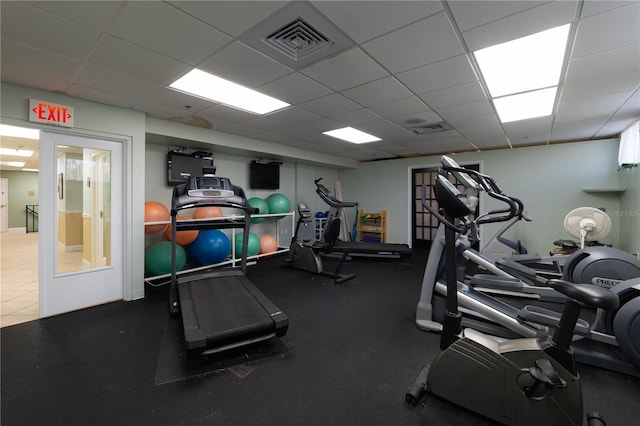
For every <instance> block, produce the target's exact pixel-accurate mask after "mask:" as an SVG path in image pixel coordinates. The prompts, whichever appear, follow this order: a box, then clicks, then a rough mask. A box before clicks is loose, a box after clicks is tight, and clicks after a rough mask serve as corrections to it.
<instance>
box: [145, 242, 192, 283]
mask: <svg viewBox="0 0 640 426" xmlns="http://www.w3.org/2000/svg"><path fill="white" fill-rule="evenodd" d="M186 261H187V254H186V253H185V251H184V249H183V248H182V247H181V246H178V245H177V246H176V271H180V270H181V269H182V268H184V265H185V263H186ZM144 269H145V271H147V274H149V275H150V276H155V275H164V274H169V273H171V242H170V241H160V242H158V243H155V244H154V245H152V246H151V247H149V248H148V249H147V251H146V252H145V253H144Z"/></svg>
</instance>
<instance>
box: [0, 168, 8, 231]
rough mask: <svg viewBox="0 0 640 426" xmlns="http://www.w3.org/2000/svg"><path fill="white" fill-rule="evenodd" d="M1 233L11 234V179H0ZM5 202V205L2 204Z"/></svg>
mask: <svg viewBox="0 0 640 426" xmlns="http://www.w3.org/2000/svg"><path fill="white" fill-rule="evenodd" d="M0 193H1V194H0V232H9V179H8V178H0ZM3 202H4V204H2V203H3Z"/></svg>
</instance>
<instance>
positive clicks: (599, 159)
mask: <svg viewBox="0 0 640 426" xmlns="http://www.w3.org/2000/svg"><path fill="white" fill-rule="evenodd" d="M617 152H618V140H617V139H607V140H602V141H588V142H577V143H570V144H556V145H548V146H539V147H528V148H518V149H512V150H499V151H487V152H474V153H465V154H458V155H454V156H453V158H454V159H455V160H456V161H458V162H459V163H461V164H464V163H471V162H475V163H478V162H479V163H480V164H481V170H482V171H483V172H484V173H486V174H489V175H490V176H493V177H494V178H495V179H496V181H497V182H498V183H499V185H500V186H501V187H502V189H503V190H504V191H505V192H506V193H508V194H513V195H514V196H516V197H518V198H520V199H522V201H523V202H524V204H525V209H526V211H527V212H528V213H529V215H530V216H531V217H532V218H533V219H534V221H533V222H531V223H519V224H518V225H517V226H515V227H514V228H515V229H513V232H511V233H510V234H507V236H508V237H511V238H513V239H520V240H521V241H522V242H523V244H524V245H525V246H526V247H527V249H528V250H529V252H531V253H536V252H537V253H543V254H547V253H548V252H549V250H550V249H551V248H553V241H554V240H556V239H558V238H569V235H568V234H567V233H566V232H565V231H564V227H563V221H564V217H565V216H566V214H567V213H568V212H569V211H571V210H573V209H574V208H577V207H582V206H591V207H604V208H606V210H607V211H609V212H611V214H610V216H611V219H612V222H613V230H612V232H611V234H610V235H609V236H608V237H607V238H605V239H604V241H605V242H609V243H612V244H614V245H615V246H619V245H620V244H621V231H620V230H621V218H620V217H617V216H616V215H615V214H614V212H616V211H619V209H621V200H622V199H623V198H622V197H624V198H625V199H626V197H629V199H633V200H635V202H633V201H632V202H630V204H631V205H633V204H635V207H633V208H636V209H637V208H638V201H637V200H638V197H637V195H636V196H635V198H634V195H633V194H632V193H631V191H627V192H625V193H622V194H625V195H622V196H621V193H619V192H585V191H583V189H588V188H615V187H618V186H619V179H620V176H619V173H618V172H617ZM439 158H440V157H439V156H432V157H419V158H410V159H397V160H387V161H376V162H370V163H363V164H361V165H360V167H359V168H358V169H354V170H351V169H349V170H340V171H339V179H340V180H341V181H342V186H343V193H344V198H345V199H354V200H358V201H359V202H360V206H361V208H362V209H366V210H372V211H376V210H383V209H386V210H387V211H388V214H389V223H388V239H389V241H390V242H399V243H403V242H404V243H410V233H409V232H410V230H409V227H410V225H411V222H410V217H409V216H410V210H409V204H408V203H409V201H408V194H409V191H410V189H409V185H410V179H411V174H410V169H411V168H418V167H429V166H437V165H438V162H439ZM636 176H637V175H636ZM636 188H637V186H636ZM485 198H488V197H483V199H482V203H483V204H482V206H481V207H482V210H483V211H487V210H488V209H492V208H496V207H497V206H498V204H497V202H495V201H494V200H486V199H485ZM626 226H628V222H626V221H625V228H624V231H623V233H624V234H625V238H624V241H625V245H626V247H633V246H634V245H635V246H637V244H638V238H640V237H639V236H638V233H635V234H634V235H629V233H628V232H627V231H628V230H627V228H626ZM496 230H497V225H494V226H489V227H487V228H486V229H485V231H484V235H485V238H487V239H488V238H489V237H490V236H491V235H492V234H493V233H494V232H495V231H496Z"/></svg>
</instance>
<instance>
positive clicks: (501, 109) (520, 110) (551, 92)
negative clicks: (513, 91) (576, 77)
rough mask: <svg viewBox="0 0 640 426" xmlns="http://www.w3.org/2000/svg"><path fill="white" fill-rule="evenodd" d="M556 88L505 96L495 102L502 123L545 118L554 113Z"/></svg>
mask: <svg viewBox="0 0 640 426" xmlns="http://www.w3.org/2000/svg"><path fill="white" fill-rule="evenodd" d="M556 92H557V88H556V87H551V88H549V89H543V90H536V91H533V92H527V93H520V94H517V95H512V96H503V97H501V98H497V99H494V100H493V104H494V105H495V107H496V111H497V112H498V116H499V117H500V121H501V122H503V123H510V122H512V121H518V120H525V119H527V118H536V117H545V116H547V115H551V113H552V112H553V102H554V100H555V99H556Z"/></svg>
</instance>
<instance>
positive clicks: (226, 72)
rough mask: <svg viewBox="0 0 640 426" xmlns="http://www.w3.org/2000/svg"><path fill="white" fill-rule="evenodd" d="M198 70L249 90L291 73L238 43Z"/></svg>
mask: <svg viewBox="0 0 640 426" xmlns="http://www.w3.org/2000/svg"><path fill="white" fill-rule="evenodd" d="M198 68H199V69H201V70H203V71H207V72H210V73H212V74H214V75H217V76H219V77H224V78H226V79H229V80H231V81H234V82H236V83H238V84H241V85H243V86H248V87H251V88H254V87H257V86H261V85H263V84H265V83H268V82H270V81H273V80H276V79H278V78H280V77H282V76H284V75H286V74H289V73H291V72H293V70H291V69H290V68H288V67H286V66H284V65H282V64H279V63H277V62H276V61H274V60H273V59H271V58H268V57H266V56H264V55H262V54H260V53H258V52H256V51H255V50H253V49H250V48H248V47H247V46H245V45H244V44H242V43H239V42H234V43H232V44H230V45H229V46H227V47H225V48H224V49H222V50H221V51H219V52H218V53H216V54H215V55H213V56H211V57H210V58H208V59H206V60H205V61H203V62H202V63H201V64H200V65H199V66H198Z"/></svg>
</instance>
